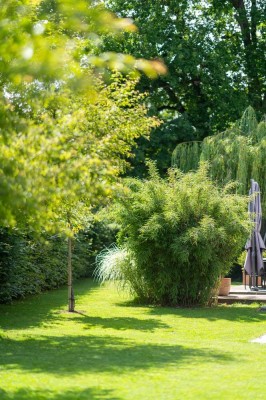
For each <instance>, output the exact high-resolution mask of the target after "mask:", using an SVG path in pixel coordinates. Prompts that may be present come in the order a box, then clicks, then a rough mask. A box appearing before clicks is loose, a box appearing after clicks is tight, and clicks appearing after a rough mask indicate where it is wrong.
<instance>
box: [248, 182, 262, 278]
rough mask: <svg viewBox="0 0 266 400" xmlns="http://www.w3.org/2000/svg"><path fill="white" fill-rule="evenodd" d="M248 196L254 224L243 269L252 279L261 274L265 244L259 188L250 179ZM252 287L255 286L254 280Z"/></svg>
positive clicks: (249, 209) (250, 213)
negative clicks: (262, 233) (262, 234)
mask: <svg viewBox="0 0 266 400" xmlns="http://www.w3.org/2000/svg"><path fill="white" fill-rule="evenodd" d="M249 195H250V196H251V199H250V202H249V205H248V211H249V215H250V218H251V220H252V222H253V223H254V229H253V230H252V232H251V235H250V238H249V239H248V241H247V243H246V250H247V256H246V261H245V264H244V268H245V270H246V272H247V273H248V275H251V276H252V277H253V278H254V277H255V276H256V275H261V274H262V273H263V259H262V251H263V250H264V249H265V244H264V241H263V239H262V237H261V234H260V229H261V220H262V212H261V200H260V188H259V185H258V183H257V182H255V181H254V180H253V179H251V187H250V190H249ZM253 286H255V281H254V279H253Z"/></svg>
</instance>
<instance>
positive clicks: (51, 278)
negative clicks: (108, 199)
mask: <svg viewBox="0 0 266 400" xmlns="http://www.w3.org/2000/svg"><path fill="white" fill-rule="evenodd" d="M113 241H114V231H113V229H112V227H109V225H108V224H106V223H105V222H103V221H102V222H99V221H96V220H94V221H93V222H92V223H91V225H90V226H89V228H88V229H87V230H84V231H82V232H80V233H79V234H78V235H77V236H76V238H75V240H74V246H73V247H74V248H73V276H74V278H81V277H85V276H92V273H93V270H94V269H95V256H96V254H97V253H98V252H99V251H100V249H102V248H103V247H104V245H105V246H108V245H110V244H111V243H112V242H113ZM66 283H67V241H66V239H64V238H62V237H60V236H56V235H55V236H49V235H47V234H46V235H44V236H43V237H41V238H33V237H31V236H30V235H28V234H25V233H22V232H19V231H17V230H11V231H10V230H7V229H5V228H1V229H0V303H6V302H10V301H11V300H12V299H15V298H20V297H25V296H27V295H30V294H36V293H40V292H41V291H43V290H49V289H54V288H57V287H59V286H60V285H64V284H66Z"/></svg>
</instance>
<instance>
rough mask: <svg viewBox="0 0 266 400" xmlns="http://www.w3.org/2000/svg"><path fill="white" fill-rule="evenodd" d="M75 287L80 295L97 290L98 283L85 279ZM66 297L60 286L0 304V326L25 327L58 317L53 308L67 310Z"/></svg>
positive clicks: (4, 328) (7, 327) (65, 288)
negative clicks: (9, 302) (10, 302)
mask: <svg viewBox="0 0 266 400" xmlns="http://www.w3.org/2000/svg"><path fill="white" fill-rule="evenodd" d="M76 287H77V291H76V292H77V293H76V295H77V296H78V297H80V296H83V295H86V294H88V293H89V292H93V291H95V290H97V289H98V288H99V285H98V284H97V283H96V282H93V281H92V280H88V279H86V280H83V281H79V282H77V283H76ZM74 288H75V286H74ZM67 298H68V295H67V287H62V288H60V289H56V290H52V291H49V292H44V293H41V294H39V295H34V296H31V297H28V298H27V299H22V300H17V301H15V302H14V303H12V304H0V315H1V319H0V328H2V329H3V330H8V329H25V328H30V327H37V326H40V325H43V323H47V322H52V321H53V320H56V319H57V318H58V315H56V314H55V313H54V311H55V310H57V309H60V308H62V307H63V306H65V309H66V310H67V301H68V300H67ZM77 307H78V305H77Z"/></svg>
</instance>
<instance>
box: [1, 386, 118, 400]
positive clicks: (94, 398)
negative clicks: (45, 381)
mask: <svg viewBox="0 0 266 400" xmlns="http://www.w3.org/2000/svg"><path fill="white" fill-rule="evenodd" d="M0 399H1V400H47V399H49V400H73V399H75V400H120V397H117V396H114V395H112V391H111V390H101V389H95V388H87V389H84V390H82V389H79V388H76V389H73V390H66V391H64V392H61V393H54V392H52V391H50V390H49V389H46V390H31V389H28V388H27V389H18V390H16V391H15V392H7V391H5V390H3V389H0Z"/></svg>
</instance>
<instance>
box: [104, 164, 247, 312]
mask: <svg viewBox="0 0 266 400" xmlns="http://www.w3.org/2000/svg"><path fill="white" fill-rule="evenodd" d="M128 190H129V192H128V194H127V196H125V198H123V199H122V200H121V201H120V203H119V205H118V206H117V209H116V211H115V216H116V218H117V221H118V223H119V224H120V226H121V230H120V232H119V245H120V246H122V252H123V254H121V255H119V254H118V253H117V250H115V255H114V254H112V252H111V259H112V262H113V263H114V262H115V260H114V259H113V258H112V257H113V256H115V257H120V261H121V260H122V261H121V262H119V263H118V268H119V272H118V273H117V274H115V276H119V274H120V275H121V274H122V280H123V281H124V282H123V283H124V284H125V285H129V286H130V288H131V289H132V290H133V291H134V292H135V294H136V295H137V296H138V297H139V298H140V299H141V300H142V301H145V302H153V303H157V304H164V305H187V306H191V305H202V304H206V303H207V302H208V301H209V300H210V298H211V296H212V290H213V287H214V286H215V284H216V283H217V281H218V280H219V278H220V276H221V275H225V274H226V273H227V272H228V271H229V269H230V267H231V265H232V263H233V262H234V260H235V259H236V257H237V256H238V255H239V252H240V250H241V248H242V246H243V244H244V243H245V240H246V237H247V235H248V233H249V228H250V227H249V222H248V221H247V214H246V207H247V197H242V196H238V195H234V194H232V195H231V194H228V193H227V191H226V190H221V189H219V188H218V187H216V186H215V185H214V184H213V183H212V182H211V181H210V179H209V178H208V176H207V168H206V165H204V164H202V165H201V167H200V169H199V170H198V171H197V172H195V173H188V174H186V175H183V174H182V173H181V172H180V171H179V170H171V171H170V172H169V177H168V179H167V180H163V179H161V178H160V177H159V175H158V172H157V170H156V168H155V166H154V165H153V164H151V165H150V178H149V179H148V180H145V181H138V180H131V181H130V182H129V186H128ZM108 257H110V254H107V261H106V262H105V260H104V262H102V263H101V264H100V266H99V268H98V275H99V276H100V277H101V278H102V279H103V278H104V279H105V278H106V277H108V276H109V277H111V276H112V275H113V272H112V271H113V269H114V266H111V267H110V269H109V270H108V268H109V267H108V265H107V264H106V263H108ZM129 258H130V260H131V262H130V263H129V262H128V259H129ZM127 262H128V264H127ZM126 265H127V267H126ZM110 271H111V272H110Z"/></svg>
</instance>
